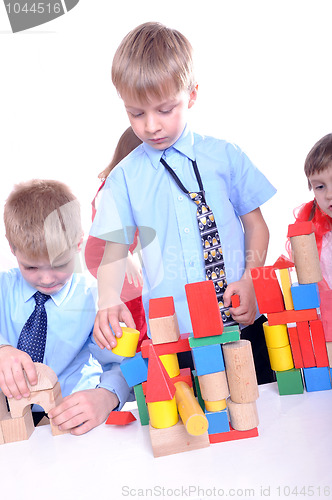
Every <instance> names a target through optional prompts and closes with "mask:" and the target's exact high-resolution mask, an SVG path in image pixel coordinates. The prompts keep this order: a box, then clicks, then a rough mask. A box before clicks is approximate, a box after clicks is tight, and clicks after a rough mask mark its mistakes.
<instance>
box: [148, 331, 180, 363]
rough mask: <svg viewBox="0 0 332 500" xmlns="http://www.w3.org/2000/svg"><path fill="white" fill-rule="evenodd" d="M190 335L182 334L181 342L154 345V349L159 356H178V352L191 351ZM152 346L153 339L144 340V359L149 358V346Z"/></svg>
mask: <svg viewBox="0 0 332 500" xmlns="http://www.w3.org/2000/svg"><path fill="white" fill-rule="evenodd" d="M189 335H190V334H189V333H182V334H181V335H180V338H179V340H177V341H176V342H167V343H166V344H154V349H155V351H156V353H157V355H158V356H162V355H163V354H177V353H178V352H186V351H190V345H189V340H188V338H189ZM151 344H152V340H151V339H146V340H143V342H142V345H141V353H142V356H143V358H148V357H149V346H150V345H151Z"/></svg>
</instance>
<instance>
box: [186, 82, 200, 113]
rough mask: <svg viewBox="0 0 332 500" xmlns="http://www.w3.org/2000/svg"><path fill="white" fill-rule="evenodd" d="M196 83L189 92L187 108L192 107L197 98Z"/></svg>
mask: <svg viewBox="0 0 332 500" xmlns="http://www.w3.org/2000/svg"><path fill="white" fill-rule="evenodd" d="M197 92H198V84H197V83H196V85H195V87H194V89H193V90H192V91H191V92H190V95H189V103H188V108H189V109H190V108H192V107H193V105H194V104H195V102H196V99H197Z"/></svg>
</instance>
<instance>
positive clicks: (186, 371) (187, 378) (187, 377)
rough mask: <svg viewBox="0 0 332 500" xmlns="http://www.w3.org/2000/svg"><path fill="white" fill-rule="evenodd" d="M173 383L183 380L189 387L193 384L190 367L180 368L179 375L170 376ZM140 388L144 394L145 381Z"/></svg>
mask: <svg viewBox="0 0 332 500" xmlns="http://www.w3.org/2000/svg"><path fill="white" fill-rule="evenodd" d="M172 382H173V384H175V382H185V383H186V384H188V385H189V387H192V386H193V379H192V377H191V370H190V368H180V375H178V376H177V377H173V378H172ZM142 389H143V394H144V396H145V394H146V382H143V383H142Z"/></svg>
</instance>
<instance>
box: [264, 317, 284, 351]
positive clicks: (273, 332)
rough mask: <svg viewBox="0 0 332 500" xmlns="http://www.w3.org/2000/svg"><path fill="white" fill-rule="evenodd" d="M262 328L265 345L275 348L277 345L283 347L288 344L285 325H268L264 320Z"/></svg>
mask: <svg viewBox="0 0 332 500" xmlns="http://www.w3.org/2000/svg"><path fill="white" fill-rule="evenodd" d="M263 329H264V335H265V342H266V346H267V347H271V348H272V349H276V348H277V347H285V346H286V345H288V344H289V339H288V333H287V326H286V325H273V326H270V325H269V324H268V322H267V321H266V322H265V323H263Z"/></svg>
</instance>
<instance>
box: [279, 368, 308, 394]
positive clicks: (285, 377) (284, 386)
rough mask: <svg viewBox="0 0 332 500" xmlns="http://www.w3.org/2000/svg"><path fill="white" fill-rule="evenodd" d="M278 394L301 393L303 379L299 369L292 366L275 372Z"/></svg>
mask: <svg viewBox="0 0 332 500" xmlns="http://www.w3.org/2000/svg"><path fill="white" fill-rule="evenodd" d="M276 376H277V383H278V390H279V394H280V396H285V395H290V394H303V391H304V387H303V380H302V373H301V370H300V369H298V368H292V369H291V370H286V371H283V372H276Z"/></svg>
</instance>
